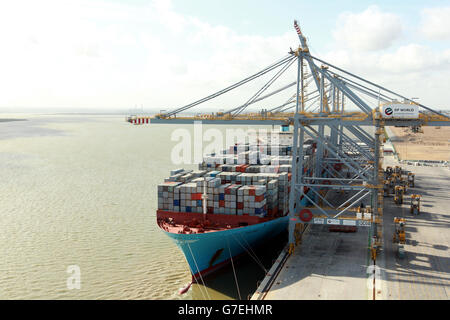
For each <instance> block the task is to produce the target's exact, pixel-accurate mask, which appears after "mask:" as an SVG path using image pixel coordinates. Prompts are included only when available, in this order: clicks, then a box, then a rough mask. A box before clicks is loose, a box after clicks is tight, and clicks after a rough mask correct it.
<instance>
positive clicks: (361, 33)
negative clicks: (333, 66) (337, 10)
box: [333, 6, 403, 51]
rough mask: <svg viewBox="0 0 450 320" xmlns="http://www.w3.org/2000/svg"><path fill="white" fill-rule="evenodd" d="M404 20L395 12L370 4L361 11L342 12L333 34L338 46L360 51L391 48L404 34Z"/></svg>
mask: <svg viewBox="0 0 450 320" xmlns="http://www.w3.org/2000/svg"><path fill="white" fill-rule="evenodd" d="M402 29H403V27H402V21H401V19H400V17H398V16H397V15H395V14H392V13H388V12H382V11H381V10H380V9H379V8H378V7H377V6H370V7H368V8H367V9H366V10H365V11H363V12H361V13H351V12H346V13H342V14H341V15H339V17H338V21H337V24H336V31H334V32H333V36H334V38H335V39H336V41H337V44H338V46H343V47H346V48H350V49H352V50H358V51H376V50H382V49H386V48H389V47H390V46H391V45H392V44H393V43H394V41H395V40H397V39H398V38H399V37H400V36H401V34H402Z"/></svg>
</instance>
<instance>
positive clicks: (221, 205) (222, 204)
mask: <svg viewBox="0 0 450 320" xmlns="http://www.w3.org/2000/svg"><path fill="white" fill-rule="evenodd" d="M219 207H222V208H224V207H225V201H224V200H219Z"/></svg>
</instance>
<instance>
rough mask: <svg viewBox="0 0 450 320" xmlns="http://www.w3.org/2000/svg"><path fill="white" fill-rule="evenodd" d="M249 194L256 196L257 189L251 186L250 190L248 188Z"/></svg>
mask: <svg viewBox="0 0 450 320" xmlns="http://www.w3.org/2000/svg"><path fill="white" fill-rule="evenodd" d="M248 195H249V196H254V195H255V189H254V188H252V187H250V190H248Z"/></svg>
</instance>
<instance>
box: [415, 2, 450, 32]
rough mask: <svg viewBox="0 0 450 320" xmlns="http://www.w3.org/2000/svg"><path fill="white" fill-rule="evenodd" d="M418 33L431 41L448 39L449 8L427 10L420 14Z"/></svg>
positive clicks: (449, 27)
mask: <svg viewBox="0 0 450 320" xmlns="http://www.w3.org/2000/svg"><path fill="white" fill-rule="evenodd" d="M421 15H422V20H421V24H420V32H421V33H422V35H423V36H425V37H426V38H428V39H431V40H449V39H450V7H444V8H427V9H424V10H423V11H422V13H421Z"/></svg>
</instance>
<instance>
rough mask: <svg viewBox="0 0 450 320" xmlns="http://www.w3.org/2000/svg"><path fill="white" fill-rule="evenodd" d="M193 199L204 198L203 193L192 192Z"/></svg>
mask: <svg viewBox="0 0 450 320" xmlns="http://www.w3.org/2000/svg"><path fill="white" fill-rule="evenodd" d="M191 200H202V194H201V193H192V194H191Z"/></svg>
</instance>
